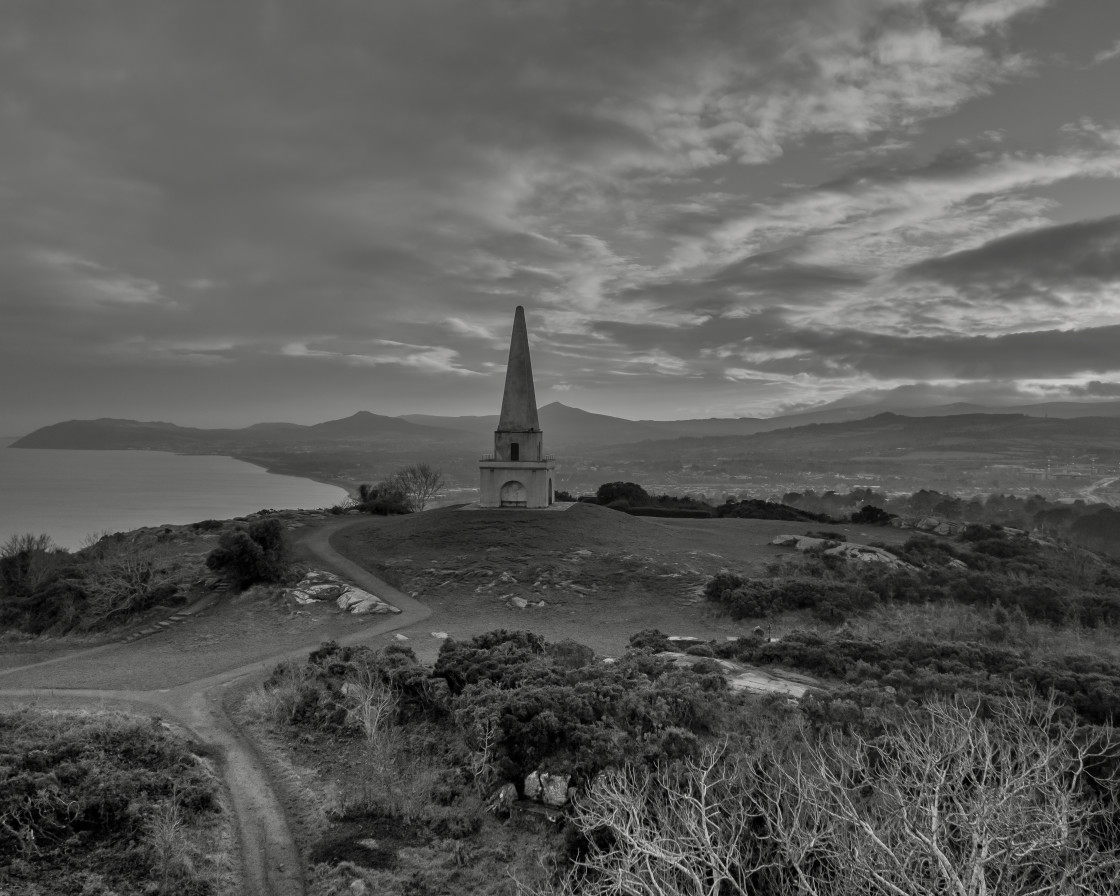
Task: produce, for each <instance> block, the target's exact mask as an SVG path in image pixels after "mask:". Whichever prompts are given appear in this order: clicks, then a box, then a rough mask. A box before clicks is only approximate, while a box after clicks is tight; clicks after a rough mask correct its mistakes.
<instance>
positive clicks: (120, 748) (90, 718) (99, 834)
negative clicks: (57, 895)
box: [0, 710, 218, 896]
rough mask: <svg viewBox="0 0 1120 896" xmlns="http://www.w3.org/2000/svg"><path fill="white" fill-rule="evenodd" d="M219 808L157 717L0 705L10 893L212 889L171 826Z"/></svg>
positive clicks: (0, 824)
mask: <svg viewBox="0 0 1120 896" xmlns="http://www.w3.org/2000/svg"><path fill="white" fill-rule="evenodd" d="M217 810H218V803H217V782H216V781H215V779H214V778H213V776H212V775H211V774H210V773H209V772H208V771H207V770H206V769H205V768H204V767H203V766H202V765H201V763H200V762H199V761H198V759H197V758H196V757H195V756H193V755H192V754H191V753H190V752H189V750H188V749H187V747H186V745H185V744H183V743H182V742H181V741H178V740H176V739H174V738H172V737H171V735H169V734H168V733H167V732H166V731H165V730H164V729H163V727H162V726H161V725H160V724H159V723H158V721H154V720H143V721H139V720H134V719H130V718H127V717H124V716H120V715H107V714H99V715H78V714H71V713H51V714H46V713H38V712H36V711H33V710H21V711H19V712H11V713H2V714H0V857H2V858H0V882H3V881H7V882H8V883H10V884H12V885H13V890H12V892H17V891H18V892H73V893H78V892H82V893H85V892H91V893H102V892H105V893H108V892H117V893H120V894H133V893H136V894H139V893H155V892H160V893H164V892H166V893H171V892H174V893H182V894H187V896H191V894H199V896H201V894H206V893H209V892H211V886H210V884H209V882H208V881H207V879H206V877H205V875H204V873H203V872H204V871H205V869H204V868H203V867H201V865H202V864H203V862H202V861H201V858H202V857H201V856H198V855H192V854H191V853H192V849H191V846H190V844H189V843H186V842H183V836H184V831H183V830H181V829H178V828H176V826H177V825H186V826H188V827H189V826H191V825H194V824H203V825H205V824H207V823H209V819H210V818H211V817H212V815H213V813H215V812H217ZM172 820H174V822H175V825H171V824H170V822H171V821H172ZM169 827H171V828H172V829H171V830H168V828H169ZM171 837H177V838H178V840H177V841H174V842H170V843H169V842H168V838H171ZM169 846H171V847H174V848H173V849H169V848H168V847H169ZM192 860H193V862H192ZM194 863H197V864H194ZM24 887H28V888H32V887H39V888H41V889H34V890H32V889H27V890H25V889H23V888H24ZM0 889H2V886H0Z"/></svg>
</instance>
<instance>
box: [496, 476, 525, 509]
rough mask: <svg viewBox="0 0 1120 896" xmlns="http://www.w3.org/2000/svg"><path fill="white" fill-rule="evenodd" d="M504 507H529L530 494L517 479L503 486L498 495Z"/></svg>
mask: <svg viewBox="0 0 1120 896" xmlns="http://www.w3.org/2000/svg"><path fill="white" fill-rule="evenodd" d="M498 499H499V501H500V502H501V506H502V507H527V506H529V492H528V491H527V490H526V488H525V486H523V485H522V484H521V483H520V482H518V481H517V480H516V479H511V480H510V481H509V482H507V483H506V484H505V485H503V486H502V490H501V492H499V493H498Z"/></svg>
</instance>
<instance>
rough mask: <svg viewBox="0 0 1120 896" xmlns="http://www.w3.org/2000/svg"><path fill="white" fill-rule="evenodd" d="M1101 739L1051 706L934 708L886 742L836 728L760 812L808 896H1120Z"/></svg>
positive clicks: (789, 768) (774, 781)
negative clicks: (1098, 776) (1096, 770)
mask: <svg viewBox="0 0 1120 896" xmlns="http://www.w3.org/2000/svg"><path fill="white" fill-rule="evenodd" d="M1115 747H1116V743H1115V739H1114V738H1113V737H1112V735H1111V733H1109V736H1108V738H1107V739H1106V741H1105V742H1102V743H1097V744H1095V745H1094V744H1090V743H1087V742H1086V741H1085V740H1084V739H1083V738H1081V737H1079V735H1078V732H1077V731H1076V729H1075V728H1074V726H1073V725H1071V724H1069V723H1066V722H1063V721H1061V720H1060V719H1059V717H1058V713H1057V711H1056V707H1055V706H1054V704H1053V702H1047V703H1040V702H1036V703H1031V702H1026V701H1020V700H1013V699H1005V700H1000V701H998V702H997V703H995V704H994V705H992V706H989V707H987V708H986V709H984V710H981V709H978V708H976V707H970V706H968V705H966V704H965V703H964V702H963V701H953V702H935V703H931V704H929V705H927V706H924V707H922V708H919V709H915V710H912V711H910V712H908V713H906V714H905V715H904V717H903V718H902V720H901V721H900V722H898V723H896V724H893V725H892V726H891V727H890V728H889V729H888V730H887V731H886V733H884V734H883V735H882V736H881V737H879V738H876V739H874V740H868V739H864V738H860V737H849V738H843V737H841V736H840V735H838V734H836V733H832V734H831V735H829V736H828V737H826V738H824V739H823V740H821V741H819V742H817V743H815V744H812V745H810V746H809V747H808V748H807V749H806V750H805V751H804V753H803V754H802V755H801V756H800V757H798V758H796V759H793V760H790V761H788V762H786V763H774V764H772V765H770V766H769V770H768V774H767V778H768V780H767V784H768V785H769V786H764V787H763V788H761V789H760V791H759V795H760V797H761V805H760V809H761V811H762V815H763V816H764V817H765V818H766V819H767V828H768V830H769V832H770V836H771V837H772V838H773V842H774V844H775V845H776V846H777V847H778V851H779V852H780V853H781V854H784V856H785V857H786V859H787V866H786V868H787V874H788V877H789V880H788V881H787V883H788V887H789V890H790V891H791V892H797V893H802V894H806V896H826V894H828V896H831V894H849V893H851V894H855V893H870V894H887V896H935V894H936V896H943V894H951V896H1074V894H1084V896H1089V894H1100V893H1108V892H1118V891H1120V852H1118V851H1117V847H1116V841H1115V837H1114V834H1115V830H1114V823H1113V820H1112V808H1111V807H1109V806H1108V805H1107V803H1106V801H1104V800H1102V799H1101V798H1100V796H1099V793H1093V792H1092V788H1093V787H1096V788H1098V789H1101V788H1103V791H1104V792H1105V793H1108V794H1110V795H1111V796H1114V795H1115V787H1114V782H1102V781H1091V780H1090V776H1089V768H1090V767H1091V766H1093V765H1094V764H1096V761H1097V760H1098V759H1101V758H1103V756H1104V754H1105V753H1108V754H1109V755H1113V754H1114V753H1115Z"/></svg>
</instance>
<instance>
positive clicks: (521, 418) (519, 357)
mask: <svg viewBox="0 0 1120 896" xmlns="http://www.w3.org/2000/svg"><path fill="white" fill-rule="evenodd" d="M540 428H541V426H540V422H539V421H538V420H537V391H536V389H535V388H534V387H533V363H532V361H530V360H529V332H528V330H527V329H526V327H525V309H524V308H522V307H521V306H520V305H518V306H517V310H516V311H514V313H513V336H512V337H510V341H509V363H508V365H507V366H506V389H505V392H504V393H503V394H502V415H501V417H500V418H499V419H498V432H539V431H540Z"/></svg>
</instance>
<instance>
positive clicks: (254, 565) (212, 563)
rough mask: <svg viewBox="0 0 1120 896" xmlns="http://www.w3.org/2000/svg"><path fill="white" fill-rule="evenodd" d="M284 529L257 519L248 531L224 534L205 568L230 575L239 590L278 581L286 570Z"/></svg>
mask: <svg viewBox="0 0 1120 896" xmlns="http://www.w3.org/2000/svg"><path fill="white" fill-rule="evenodd" d="M285 554H286V551H285V546H284V530H283V527H282V526H281V525H280V521H279V520H276V519H270V520H257V521H256V522H253V523H250V524H249V528H248V530H246V529H233V530H231V531H229V532H223V533H222V535H221V536H220V537H219V539H218V546H217V547H216V548H214V550H212V551H211V552H210V554H209V556H207V558H206V566H207V568H209V569H213V570H216V571H219V572H223V573H226V574H229V575H232V576H233V578H234V581H235V582H236V583H237V585H238V587H240V588H247V587H249V586H250V585H255V584H257V583H258V582H278V581H280V580H281V579H282V578H283V577H284V574H285V572H286V571H287V564H286V556H285Z"/></svg>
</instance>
